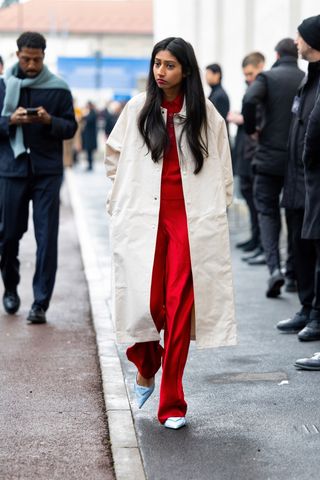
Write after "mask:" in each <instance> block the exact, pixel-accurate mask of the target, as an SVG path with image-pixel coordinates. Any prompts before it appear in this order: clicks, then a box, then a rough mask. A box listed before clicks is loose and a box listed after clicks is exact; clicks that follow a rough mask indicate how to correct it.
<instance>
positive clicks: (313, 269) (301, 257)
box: [291, 210, 320, 309]
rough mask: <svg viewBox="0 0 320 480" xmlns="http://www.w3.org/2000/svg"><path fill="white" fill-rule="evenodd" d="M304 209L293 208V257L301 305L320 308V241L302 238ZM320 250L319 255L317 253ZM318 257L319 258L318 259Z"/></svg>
mask: <svg viewBox="0 0 320 480" xmlns="http://www.w3.org/2000/svg"><path fill="white" fill-rule="evenodd" d="M303 215H304V210H291V222H292V242H293V257H294V264H295V271H296V278H297V285H298V295H299V300H300V303H301V305H303V306H304V307H307V308H308V309H311V308H312V306H313V305H314V306H315V308H318V309H320V241H319V240H317V241H314V240H305V239H303V238H301V231H302V224H303ZM317 251H318V255H317ZM317 257H318V259H317Z"/></svg>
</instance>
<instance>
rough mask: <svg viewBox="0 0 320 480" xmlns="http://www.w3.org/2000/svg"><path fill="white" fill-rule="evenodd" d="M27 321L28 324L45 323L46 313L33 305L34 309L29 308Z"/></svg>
mask: <svg viewBox="0 0 320 480" xmlns="http://www.w3.org/2000/svg"><path fill="white" fill-rule="evenodd" d="M27 321H28V322H29V323H38V324H39V323H46V321H47V319H46V312H45V311H44V310H43V308H41V307H39V306H37V305H35V306H34V307H31V310H30V312H29V315H28V316H27Z"/></svg>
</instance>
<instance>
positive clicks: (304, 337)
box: [298, 312, 320, 342]
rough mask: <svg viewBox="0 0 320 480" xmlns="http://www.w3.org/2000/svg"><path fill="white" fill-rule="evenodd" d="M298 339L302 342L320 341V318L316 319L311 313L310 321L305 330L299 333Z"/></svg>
mask: <svg viewBox="0 0 320 480" xmlns="http://www.w3.org/2000/svg"><path fill="white" fill-rule="evenodd" d="M298 338H299V340H300V341H301V342H312V341H314V340H320V318H318V317H317V318H314V317H313V316H312V312H311V314H310V317H309V321H308V323H307V325H306V326H305V327H304V329H303V330H301V332H299V333H298Z"/></svg>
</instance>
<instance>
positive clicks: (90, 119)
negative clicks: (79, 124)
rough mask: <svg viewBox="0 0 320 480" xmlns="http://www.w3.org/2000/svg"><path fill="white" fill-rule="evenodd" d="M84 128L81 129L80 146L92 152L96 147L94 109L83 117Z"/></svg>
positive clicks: (95, 115) (95, 116)
mask: <svg viewBox="0 0 320 480" xmlns="http://www.w3.org/2000/svg"><path fill="white" fill-rule="evenodd" d="M83 121H84V128H83V131H82V148H83V150H86V151H87V152H92V151H93V150H96V148H97V114H96V112H95V111H94V110H90V111H89V113H88V114H87V115H86V116H85V117H83Z"/></svg>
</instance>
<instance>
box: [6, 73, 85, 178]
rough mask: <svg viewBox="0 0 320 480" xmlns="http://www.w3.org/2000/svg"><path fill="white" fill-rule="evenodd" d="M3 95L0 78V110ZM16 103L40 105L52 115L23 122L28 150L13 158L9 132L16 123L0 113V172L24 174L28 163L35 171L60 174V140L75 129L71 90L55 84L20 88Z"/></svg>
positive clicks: (61, 166)
mask: <svg viewBox="0 0 320 480" xmlns="http://www.w3.org/2000/svg"><path fill="white" fill-rule="evenodd" d="M4 96H5V84H4V82H3V80H1V79H0V112H1V111H2V107H3V100H4ZM18 105H19V106H21V107H40V106H42V107H44V108H45V109H46V111H47V112H48V113H49V114H50V115H51V117H52V124H51V125H42V124H33V125H24V126H23V127H22V128H23V137H24V144H25V147H26V148H27V149H29V151H30V153H29V155H27V154H22V155H19V156H18V157H17V158H14V155H13V151H12V148H11V145H10V142H9V135H10V133H11V132H13V131H14V129H15V128H16V127H15V126H14V125H11V126H10V125H9V117H3V116H0V176H1V177H26V176H27V175H28V172H29V169H30V166H31V169H32V171H33V173H34V174H35V175H61V174H62V172H63V160H62V158H63V155H62V141H63V140H64V139H67V138H72V137H73V135H74V134H75V132H76V130H77V123H76V120H75V118H74V111H73V104H72V97H71V93H70V92H69V91H68V90H63V89H55V88H53V89H41V88H34V89H32V88H23V89H22V90H21V94H20V100H19V103H18Z"/></svg>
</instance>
